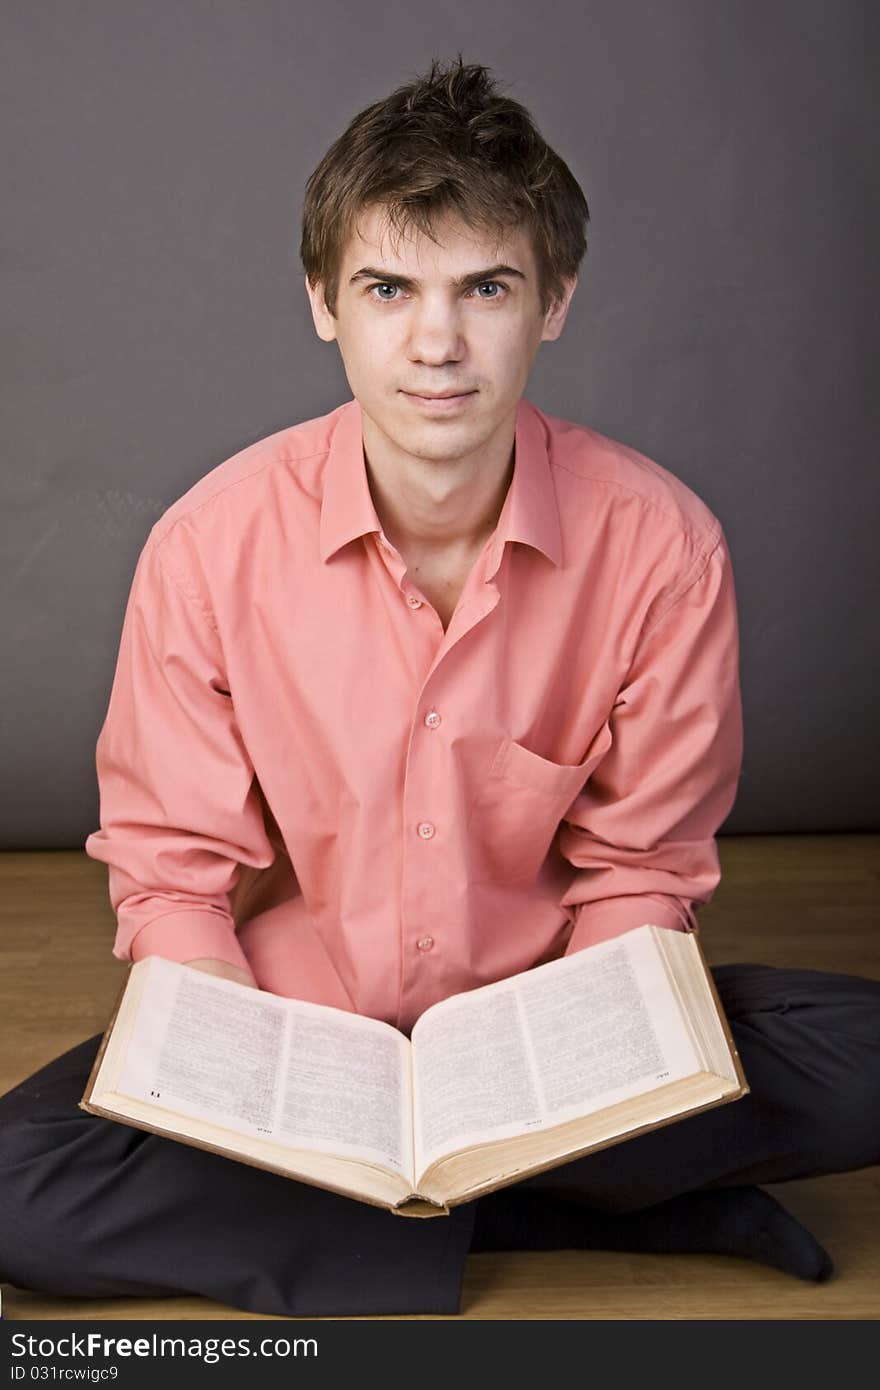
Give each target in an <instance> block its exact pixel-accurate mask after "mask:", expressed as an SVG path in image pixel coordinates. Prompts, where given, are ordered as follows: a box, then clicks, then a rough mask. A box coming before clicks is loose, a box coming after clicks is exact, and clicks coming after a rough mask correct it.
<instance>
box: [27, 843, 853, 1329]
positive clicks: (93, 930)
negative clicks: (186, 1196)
mask: <svg viewBox="0 0 880 1390" xmlns="http://www.w3.org/2000/svg"><path fill="white" fill-rule="evenodd" d="M719 850H720V854H721V864H722V871H723V877H722V882H721V886H720V887H719V889H718V891H717V892H716V894H715V898H714V900H713V901H712V903H710V904H709V906H708V907H706V908H704V909H703V910H702V911H701V913H700V923H701V941H702V945H703V948H704V951H705V953H706V956H707V959H708V960H709V962H710V964H713V965H714V964H719V963H721V962H724V961H762V962H765V963H767V964H769V965H799V966H806V967H809V968H812V969H817V970H837V971H844V972H846V973H852V974H860V975H868V976H870V977H872V978H874V979H880V835H828V836H758V837H751V836H742V837H722V838H721V839H720V840H719ZM0 929H2V935H0V1094H2V1093H3V1092H4V1091H6V1090H7V1089H8V1088H9V1087H11V1086H13V1085H15V1083H16V1082H18V1081H20V1080H22V1079H23V1078H24V1077H25V1076H27V1075H29V1074H30V1073H31V1072H32V1071H34V1070H36V1069H37V1068H38V1067H40V1066H42V1065H44V1064H45V1063H46V1062H48V1061H50V1060H51V1059H52V1058H53V1057H55V1056H57V1055H58V1054H59V1053H60V1052H62V1051H64V1050H65V1049H66V1048H68V1047H72V1046H73V1045H74V1044H75V1043H77V1042H80V1041H81V1040H82V1039H83V1038H86V1037H89V1036H90V1035H92V1034H94V1033H97V1032H100V1031H101V1030H102V1028H103V1027H104V1024H105V1022H106V1019H107V1016H108V1013H109V1010H110V1007H111V1004H112V1002H113V1000H114V998H115V996H116V993H117V991H118V989H119V986H120V983H121V980H122V976H123V974H124V971H125V967H124V965H122V963H120V962H118V961H116V960H115V959H114V958H113V957H112V956H111V954H110V945H111V942H112V936H113V917H112V913H111V910H110V906H109V902H108V899H107V888H106V869H105V867H104V866H103V865H101V864H98V863H95V862H94V861H93V860H90V859H88V858H87V856H86V855H85V854H82V853H78V852H76V851H71V852H61V853H21V854H19V853H7V854H0ZM766 1190H767V1191H768V1192H771V1193H772V1194H773V1195H774V1196H775V1197H777V1199H778V1200H779V1201H781V1202H782V1203H783V1204H784V1205H785V1206H786V1207H787V1208H788V1209H789V1210H790V1211H791V1212H793V1214H794V1215H795V1216H797V1217H798V1218H799V1219H800V1220H802V1221H803V1222H804V1223H805V1224H806V1225H807V1226H808V1227H809V1228H810V1229H811V1230H812V1231H813V1233H814V1235H815V1236H816V1237H817V1239H818V1240H820V1241H821V1242H822V1244H823V1245H825V1246H826V1247H827V1249H828V1250H829V1251H830V1252H831V1254H832V1256H833V1258H834V1261H835V1265H836V1273H835V1275H834V1277H833V1278H832V1279H831V1280H830V1281H829V1282H828V1283H827V1284H822V1285H813V1284H805V1283H802V1282H801V1281H799V1280H795V1279H792V1278H790V1277H789V1276H787V1275H784V1274H782V1273H779V1272H777V1271H776V1270H774V1269H770V1268H769V1267H766V1266H763V1265H760V1264H757V1263H755V1262H753V1261H750V1260H743V1259H736V1258H732V1257H725V1256H715V1255H633V1254H626V1253H619V1252H610V1251H607V1252H606V1251H571V1250H563V1251H558V1252H552V1253H549V1254H544V1253H532V1252H527V1253H521V1254H497V1255H496V1254H480V1255H471V1256H470V1257H469V1259H468V1261H467V1268H466V1274H465V1285H464V1294H463V1299H462V1312H461V1315H460V1316H461V1317H462V1318H477V1319H489V1318H492V1319H509V1318H515V1319H546V1318H565V1319H591V1318H601V1319H677V1318H698V1319H712V1318H722V1319H742V1318H749V1319H752V1318H757V1319H789V1318H797V1319H800V1318H821V1319H852V1318H877V1317H880V1292H878V1290H880V1168H878V1167H875V1168H870V1169H863V1170H861V1171H860V1172H858V1173H848V1174H836V1175H833V1176H829V1177H825V1178H814V1179H809V1180H805V1181H798V1182H790V1183H779V1184H775V1185H772V1186H770V1185H768V1186H767V1189H766ZM2 1292H3V1314H4V1316H5V1317H7V1318H11V1319H13V1320H15V1319H22V1318H36V1319H47V1318H59V1319H81V1318H86V1319H88V1318H99V1317H100V1318H114V1319H118V1318H139V1319H148V1320H151V1321H152V1320H155V1319H169V1318H239V1319H243V1320H247V1319H249V1318H250V1317H251V1316H252V1315H250V1314H247V1313H242V1312H241V1311H239V1310H238V1309H234V1308H229V1307H227V1306H225V1305H223V1304H219V1303H211V1302H208V1301H207V1300H204V1299H200V1298H191V1297H187V1298H179V1299H161V1300H155V1301H153V1300H149V1299H131V1298H125V1299H115V1300H108V1301H98V1300H77V1299H64V1298H50V1297H48V1296H46V1295H44V1294H40V1293H33V1292H29V1291H27V1290H23V1289H14V1288H12V1287H10V1286H9V1285H4V1286H3V1289H2ZM407 1320H411V1319H407Z"/></svg>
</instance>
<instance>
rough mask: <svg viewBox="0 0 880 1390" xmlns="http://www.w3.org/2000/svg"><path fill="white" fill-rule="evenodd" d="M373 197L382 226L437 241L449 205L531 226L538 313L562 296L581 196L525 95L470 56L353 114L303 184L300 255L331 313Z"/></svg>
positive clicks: (477, 218) (475, 218)
mask: <svg viewBox="0 0 880 1390" xmlns="http://www.w3.org/2000/svg"><path fill="white" fill-rule="evenodd" d="M374 205H382V207H383V210H384V211H385V213H386V215H387V218H388V223H389V225H390V226H391V227H392V228H393V229H394V230H395V231H396V232H397V233H398V234H399V235H401V236H402V235H405V233H406V230H407V228H408V227H411V226H414V227H415V228H416V229H417V230H418V231H420V232H422V233H424V234H425V235H426V236H428V237H430V238H431V240H432V241H434V242H435V243H436V242H437V238H436V236H435V235H434V233H433V231H432V223H433V222H434V220H435V219H436V218H437V217H438V216H442V215H444V214H446V213H455V214H457V215H458V216H459V217H461V218H462V220H463V221H464V222H465V223H466V224H467V225H468V226H469V227H471V229H472V230H475V231H476V230H479V231H480V232H485V231H487V232H489V233H490V234H496V235H499V234H501V233H502V232H503V231H504V230H506V229H508V228H514V227H518V226H523V227H525V228H526V230H527V231H528V232H529V233H530V235H531V240H532V249H533V252H534V255H535V261H536V264H537V269H538V290H539V295H540V299H541V307H542V312H544V313H546V311H547V310H548V309H549V308H550V305H551V304H552V303H553V302H554V301H556V300H558V299H561V298H562V296H563V293H564V285H563V283H562V282H563V280H564V279H568V278H571V277H573V276H574V275H575V274H576V273H577V269H578V266H579V265H580V263H581V260H582V258H583V256H584V253H585V252H586V249H587V239H586V224H587V222H588V221H589V216H590V214H589V209H588V207H587V201H586V198H585V197H584V194H583V192H582V191H581V188H580V185H579V184H578V182H577V180H576V179H575V177H574V175H573V174H572V172H571V170H570V169H569V167H568V165H567V164H566V163H565V161H564V160H562V159H560V157H559V155H558V154H556V153H555V151H554V150H552V149H551V148H550V146H549V145H548V144H547V143H546V141H545V140H544V139H543V138H542V136H541V134H540V132H539V131H538V129H537V127H536V126H535V124H534V122H533V120H532V117H531V116H530V115H529V112H528V111H527V110H526V109H525V107H524V106H521V105H520V103H519V102H517V101H513V100H512V99H511V98H509V97H505V96H501V95H499V92H498V88H497V84H496V83H495V82H493V81H492V79H491V78H490V76H489V70H488V69H487V68H485V67H481V66H480V65H479V64H476V63H464V62H463V61H462V57H461V54H460V53H459V55H458V59H457V61H453V62H451V63H449V64H447V65H444V64H442V63H438V62H437V60H436V59H434V60H433V61H432V63H431V69H430V71H429V72H428V73H426V74H424V75H423V76H418V77H416V78H415V80H414V81H412V82H410V83H409V84H407V85H405V86H402V87H398V88H396V90H395V91H393V92H392V93H391V95H390V96H388V97H385V98H384V99H383V100H382V101H377V102H374V103H373V104H372V105H371V106H367V107H365V108H364V110H363V111H361V112H360V113H359V114H358V115H356V116H355V117H354V118H353V119H352V120H351V121H350V123H349V125H348V127H347V128H346V130H345V131H344V132H343V133H342V135H340V136H339V138H338V139H337V140H335V141H334V143H333V144H332V145H331V146H330V148H329V150H328V151H327V153H326V154H325V155H324V157H323V159H322V160H321V162H320V163H319V164H318V166H317V168H316V169H315V170H314V171H313V173H312V174H311V176H310V177H309V180H308V182H307V184H306V191H305V202H304V206H303V219H302V242H301V245H300V257H301V259H302V263H303V268H304V270H305V274H306V277H307V279H308V280H309V282H310V284H311V285H312V286H317V285H318V284H321V285H323V289H324V300H325V303H326V305H327V308H328V309H329V311H330V313H331V314H334V315H335V313H336V297H337V293H338V289H339V272H340V268H341V261H342V255H343V252H344V248H345V246H346V245H347V243H348V239H349V236H350V235H351V233H352V231H353V229H354V227H355V226H356V223H357V219H358V215H359V214H360V213H361V212H362V211H363V210H364V209H365V208H367V207H371V206H374Z"/></svg>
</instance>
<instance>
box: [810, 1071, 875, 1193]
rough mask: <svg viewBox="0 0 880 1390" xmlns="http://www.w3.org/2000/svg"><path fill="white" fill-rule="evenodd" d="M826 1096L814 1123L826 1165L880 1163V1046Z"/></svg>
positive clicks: (852, 1166)
mask: <svg viewBox="0 0 880 1390" xmlns="http://www.w3.org/2000/svg"><path fill="white" fill-rule="evenodd" d="M824 1097H825V1099H824V1103H823V1104H822V1106H821V1108H820V1109H817V1110H815V1111H814V1123H815V1129H816V1133H817V1135H818V1136H819V1138H818V1143H819V1146H820V1148H821V1151H822V1154H823V1158H824V1164H825V1166H826V1167H827V1168H828V1169H829V1170H830V1171H833V1172H847V1171H850V1170H853V1169H857V1168H869V1167H871V1166H872V1165H873V1164H875V1163H880V1050H878V1051H876V1052H873V1053H871V1054H868V1053H867V1052H866V1053H865V1055H864V1058H863V1059H862V1063H861V1065H855V1066H853V1065H852V1064H851V1065H850V1066H849V1067H848V1068H847V1070H846V1071H845V1072H844V1073H842V1074H841V1075H839V1076H837V1077H835V1078H834V1080H833V1081H832V1082H831V1083H830V1084H829V1085H828V1086H827V1087H826V1088H825V1091H824Z"/></svg>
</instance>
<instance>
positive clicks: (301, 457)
mask: <svg viewBox="0 0 880 1390" xmlns="http://www.w3.org/2000/svg"><path fill="white" fill-rule="evenodd" d="M329 452H330V450H329V448H328V449H316V450H315V452H314V453H313V454H297V456H296V457H295V458H291V457H287V456H281V457H279V458H272V459H267V461H266V462H265V463H264V464H262V465H261V466H260V467H259V468H255V469H254V471H253V472H252V473H246V474H245V476H244V477H243V478H234V479H233V480H232V482H231V483H226V484H225V486H224V487H221V488H220V489H219V491H217V492H214V493H212V494H211V496H210V497H206V498H205V500H204V502H198V503H197V504H196V505H195V506H194V507H190V508H189V509H188V510H187V511H185V512H184V513H183V515H182V516H178V517H175V519H174V520H173V521H172V523H171V525H170V526H169V527H168V529H167V531H165V532H164V533H163V535H162V537H161V540H162V541H164V540H165V539H166V538H167V537H168V536H170V535H171V532H172V531H173V530H174V528H175V527H176V526H177V525H178V524H179V523H180V522H181V521H185V520H186V519H187V517H190V516H195V514H196V512H200V511H201V510H202V508H203V507H208V506H210V504H211V503H212V502H216V500H217V498H218V497H222V496H223V494H224V493H226V492H228V491H229V489H230V488H233V487H240V486H241V484H242V483H247V482H250V480H251V479H252V478H258V477H259V476H260V474H261V473H265V471H266V469H267V468H272V467H273V466H274V465H275V464H278V463H306V462H307V461H308V460H309V459H314V458H318V457H319V456H320V455H321V454H328V453H329ZM233 457H234V455H233ZM220 466H222V465H218V467H220ZM204 476H205V477H207V476H208V475H207V474H205V475H204ZM199 481H200V480H199ZM193 486H194V487H196V486H198V483H194V484H193ZM173 505H174V504H173V503H172V506H173ZM157 524H158V525H160V526H161V524H162V518H161V517H160V518H159V521H158V523H157Z"/></svg>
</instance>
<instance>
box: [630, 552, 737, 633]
mask: <svg viewBox="0 0 880 1390" xmlns="http://www.w3.org/2000/svg"><path fill="white" fill-rule="evenodd" d="M723 539H724V532H723V528H722V527H721V526H720V525H719V527H718V530H717V532H716V533H715V536H714V542H713V544H712V545H710V546H709V548H708V549H707V550H705V551H701V552H700V554H699V555H698V556H697V558H696V560H695V561H694V563H693V564H692V565H691V566H690V568H689V569H688V570H686V571H685V575H684V579H683V580H682V582H681V585H680V586H679V588H678V590H673V592H672V596H671V597H670V599H669V602H668V603H667V604H666V606H665V607H664V608H662V609H661V610H660V612H659V613H658V614H657V615H656V616H655V617H654V618H653V619H652V621H651V622H650V623H649V624H648V626H647V627H646V628H644V629H643V631H642V634H641V638H640V640H641V641H644V640H645V638H646V637H647V635H648V633H649V632H653V630H654V628H655V627H656V626H657V624H658V623H659V622H661V621H662V620H663V619H664V618H665V617H666V614H667V613H669V612H670V611H671V609H673V608H674V607H675V606H676V604H677V603H679V602H680V601H681V600H682V599H683V598H684V596H685V594H686V593H687V592H688V590H689V589H692V588H693V587H694V585H695V584H696V583H697V581H698V580H699V579H700V578H702V576H703V574H705V572H706V570H707V569H708V567H709V561H710V560H711V559H712V556H713V555H714V554H715V552H716V551H717V550H718V548H719V546H720V545H721V542H722V540H723Z"/></svg>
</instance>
